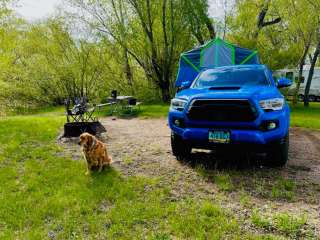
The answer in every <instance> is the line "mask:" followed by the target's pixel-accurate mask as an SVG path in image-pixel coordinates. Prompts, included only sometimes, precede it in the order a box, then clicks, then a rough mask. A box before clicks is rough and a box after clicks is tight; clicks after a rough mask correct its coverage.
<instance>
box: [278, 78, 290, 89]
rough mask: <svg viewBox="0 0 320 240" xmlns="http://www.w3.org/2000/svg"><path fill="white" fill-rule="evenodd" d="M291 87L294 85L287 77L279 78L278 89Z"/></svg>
mask: <svg viewBox="0 0 320 240" xmlns="http://www.w3.org/2000/svg"><path fill="white" fill-rule="evenodd" d="M291 85H292V81H291V80H290V79H288V78H285V77H282V78H279V80H278V83H277V87H278V88H285V87H290V86H291Z"/></svg>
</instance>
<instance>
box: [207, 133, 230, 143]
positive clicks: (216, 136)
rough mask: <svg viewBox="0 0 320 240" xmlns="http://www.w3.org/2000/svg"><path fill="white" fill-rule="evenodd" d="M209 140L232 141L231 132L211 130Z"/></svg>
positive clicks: (218, 141)
mask: <svg viewBox="0 0 320 240" xmlns="http://www.w3.org/2000/svg"><path fill="white" fill-rule="evenodd" d="M209 142H212V143H230V132H229V131H221V130H214V131H209Z"/></svg>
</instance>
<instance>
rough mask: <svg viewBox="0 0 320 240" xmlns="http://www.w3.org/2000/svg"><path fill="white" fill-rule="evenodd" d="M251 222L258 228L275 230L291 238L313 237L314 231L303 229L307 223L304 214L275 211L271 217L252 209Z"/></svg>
mask: <svg viewBox="0 0 320 240" xmlns="http://www.w3.org/2000/svg"><path fill="white" fill-rule="evenodd" d="M251 222H252V223H253V225H255V226H256V227H258V228H261V229H265V230H269V231H277V232H279V233H281V234H283V235H285V236H288V237H290V238H292V239H299V238H302V235H303V236H304V237H305V238H307V239H312V238H313V237H314V233H313V232H312V231H311V230H310V229H308V230H307V231H305V230H304V227H305V225H306V223H307V217H306V216H304V215H301V216H293V215H290V214H288V213H276V214H274V215H272V216H271V217H266V216H263V215H262V214H261V212H259V211H258V210H257V209H254V211H253V213H252V215H251ZM303 231H304V232H303ZM302 232H303V233H302Z"/></svg>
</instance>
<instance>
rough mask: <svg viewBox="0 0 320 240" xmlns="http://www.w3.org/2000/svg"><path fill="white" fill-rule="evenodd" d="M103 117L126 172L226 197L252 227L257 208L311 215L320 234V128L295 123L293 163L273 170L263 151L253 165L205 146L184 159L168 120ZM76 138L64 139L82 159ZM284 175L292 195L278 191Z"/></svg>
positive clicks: (182, 192) (188, 193) (179, 194)
mask: <svg viewBox="0 0 320 240" xmlns="http://www.w3.org/2000/svg"><path fill="white" fill-rule="evenodd" d="M101 122H102V124H103V125H104V126H105V127H106V129H107V131H108V132H107V133H106V134H103V135H102V136H101V137H100V138H101V140H102V141H104V142H105V143H106V144H107V146H108V149H109V152H110V154H111V155H112V157H113V160H114V164H113V166H114V167H115V168H116V169H118V170H119V171H120V172H122V174H123V175H124V176H133V175H134V176H144V177H154V178H157V179H159V184H160V185H162V186H167V187H169V188H170V189H171V193H170V198H171V200H172V201H176V200H179V199H182V198H190V197H192V198H197V199H207V200H214V201H217V202H220V203H221V205H222V206H224V207H225V208H227V209H231V210H232V211H233V212H234V213H235V214H236V216H238V217H239V219H242V220H243V221H244V222H248V225H247V226H248V228H253V226H252V225H251V224H250V216H251V212H252V209H254V208H257V209H260V210H261V211H262V212H263V213H264V214H265V215H270V216H271V215H272V214H274V213H277V212H288V213H289V214H293V215H301V214H307V216H308V224H309V225H310V226H311V228H313V229H314V230H315V231H316V235H318V236H320V144H319V142H320V132H317V131H312V130H306V129H300V128H292V129H291V130H290V150H289V162H288V164H287V166H286V167H285V168H283V169H268V168H264V167H261V166H260V162H259V160H257V159H261V157H263V156H260V157H259V158H257V159H256V157H253V158H252V157H251V158H250V159H251V161H250V164H248V158H239V159H238V157H235V155H232V156H229V155H228V156H222V155H217V154H215V153H214V152H206V151H200V150H195V151H193V153H192V156H191V158H190V159H189V161H184V162H179V161H177V160H176V159H175V157H174V156H172V152H171V148H170V130H169V128H168V126H167V122H166V119H152V120H147V119H130V120H128V119H116V120H113V119H112V118H104V119H101ZM75 141H76V140H74V141H63V143H64V144H63V146H64V147H65V149H66V151H67V152H68V154H71V155H72V157H73V158H74V159H77V160H79V159H82V157H81V154H80V152H79V147H78V146H77V145H76V144H75V143H74V142H75ZM252 159H253V160H252ZM84 171H85V170H84ZM221 174H223V175H224V176H228V178H230V181H231V183H232V186H233V187H232V188H231V189H221V187H219V184H218V183H217V182H216V181H215V179H216V176H221ZM279 179H287V180H290V181H291V182H293V183H294V188H293V189H292V190H290V191H292V193H293V197H290V199H288V198H287V197H281V196H282V195H281V196H280V197H274V196H273V195H272V189H273V187H274V186H277V184H279ZM243 199H247V200H246V201H245V202H246V203H243V202H244V201H243ZM245 225H246V224H245ZM310 226H309V227H310ZM245 228H246V226H245Z"/></svg>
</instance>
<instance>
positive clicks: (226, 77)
mask: <svg viewBox="0 0 320 240" xmlns="http://www.w3.org/2000/svg"><path fill="white" fill-rule="evenodd" d="M244 85H246V86H247V85H249V86H257V85H263V86H266V85H270V83H269V81H268V80H267V78H266V74H265V72H264V70H263V69H252V68H240V69H209V70H206V71H204V72H202V73H201V74H200V75H199V77H198V78H197V79H196V81H195V83H194V84H193V86H192V88H212V87H242V86H244Z"/></svg>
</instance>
